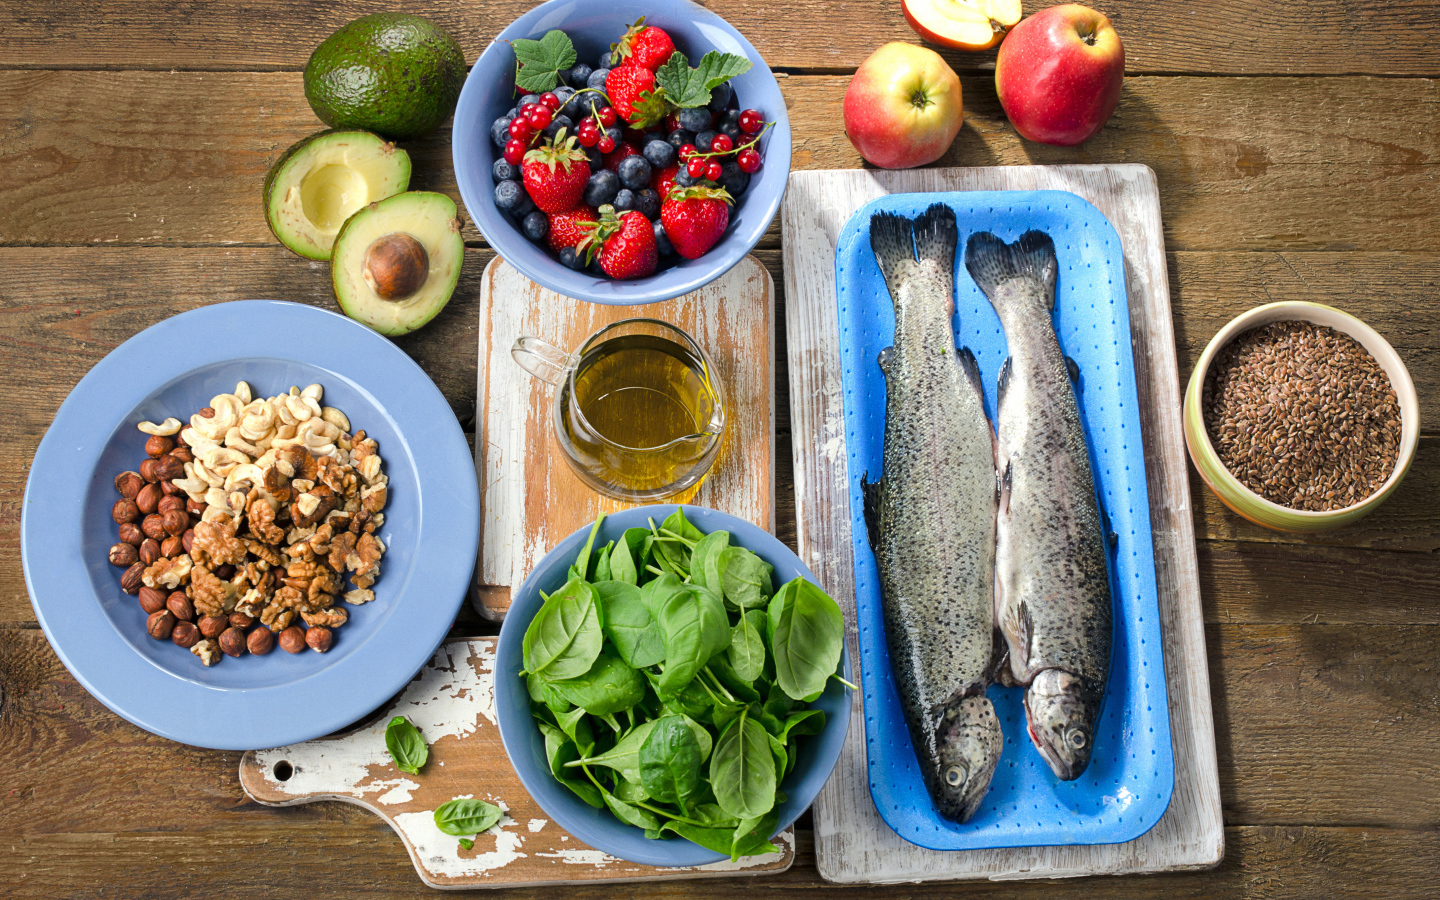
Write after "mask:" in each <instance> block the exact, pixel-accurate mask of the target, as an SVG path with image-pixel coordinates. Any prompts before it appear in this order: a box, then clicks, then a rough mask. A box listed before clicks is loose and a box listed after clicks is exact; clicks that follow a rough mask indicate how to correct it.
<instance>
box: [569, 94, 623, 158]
mask: <svg viewBox="0 0 1440 900" xmlns="http://www.w3.org/2000/svg"><path fill="white" fill-rule="evenodd" d="M597 93H598V91H597ZM601 96H604V95H603V94H602V95H601ZM615 120H616V116H615V110H614V109H613V108H611V107H609V106H602V107H600V108H599V109H597V110H595V113H594V115H592V116H590V117H589V118H587V119H582V120H581V121H580V124H579V125H577V126H575V129H576V130H575V140H576V141H578V142H579V144H580V146H582V147H585V148H587V149H588V148H590V147H594V148H595V149H597V150H599V151H600V152H601V153H610V152H611V151H613V150H614V149H615V138H614V137H613V136H612V135H608V134H606V133H605V129H607V128H611V127H613V126H614V125H615Z"/></svg>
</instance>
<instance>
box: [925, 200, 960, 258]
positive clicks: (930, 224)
mask: <svg viewBox="0 0 1440 900" xmlns="http://www.w3.org/2000/svg"><path fill="white" fill-rule="evenodd" d="M959 241H960V231H959V229H958V228H956V227H955V211H954V210H952V209H951V208H950V207H948V206H946V205H945V204H943V203H935V204H932V205H931V206H930V208H929V209H927V210H925V211H924V212H923V213H921V214H920V217H919V218H917V219H916V220H915V255H916V256H917V257H918V258H919V260H920V261H921V262H925V261H927V260H929V261H931V262H936V263H939V264H940V266H941V267H942V268H943V269H944V270H945V271H946V272H949V271H950V269H951V267H953V266H954V265H955V245H956V244H957V243H959Z"/></svg>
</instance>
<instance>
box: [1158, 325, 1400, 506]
mask: <svg viewBox="0 0 1440 900" xmlns="http://www.w3.org/2000/svg"><path fill="white" fill-rule="evenodd" d="M1295 320H1299V321H1304V322H1313V323H1314V324H1316V325H1325V326H1328V327H1330V328H1333V329H1335V330H1336V331H1338V332H1340V333H1342V334H1346V335H1349V336H1350V337H1351V338H1353V339H1355V340H1356V341H1357V342H1359V344H1360V345H1361V346H1362V347H1364V348H1365V349H1366V350H1368V351H1370V355H1371V356H1373V357H1375V360H1376V362H1378V363H1380V368H1382V369H1384V370H1385V374H1386V375H1387V376H1389V378H1390V384H1391V386H1392V387H1394V389H1395V396H1396V399H1398V400H1399V402H1400V452H1399V455H1398V457H1397V458H1396V461H1395V470H1394V471H1393V472H1391V473H1390V477H1389V478H1387V479H1386V480H1385V483H1384V484H1383V485H1381V486H1380V489H1379V490H1378V491H1376V492H1375V493H1373V494H1371V495H1370V496H1368V497H1366V498H1365V499H1363V500H1361V501H1360V502H1358V503H1355V504H1352V505H1351V506H1347V507H1345V508H1343V509H1336V510H1330V511H1328V512H1311V511H1309V510H1298V509H1291V508H1289V507H1287V506H1281V505H1280V504H1278V503H1274V502H1272V501H1270V500H1266V499H1265V498H1264V497H1261V496H1260V495H1259V494H1257V493H1255V492H1254V491H1252V490H1250V489H1249V488H1247V487H1246V486H1245V485H1243V484H1241V482H1240V480H1239V479H1238V478H1236V477H1235V476H1234V475H1232V474H1230V472H1229V470H1227V469H1226V468H1225V466H1224V464H1223V463H1221V462H1220V457H1219V455H1218V454H1216V452H1215V447H1214V446H1213V445H1212V444H1211V443H1210V435H1209V433H1208V432H1207V431H1206V429H1205V418H1204V411H1203V410H1202V408H1201V399H1202V395H1203V394H1204V389H1205V378H1206V375H1207V373H1208V372H1209V370H1210V364H1211V363H1212V362H1213V361H1214V359H1215V357H1216V356H1217V355H1218V354H1219V352H1220V350H1221V349H1223V348H1224V347H1225V346H1226V345H1227V344H1229V343H1230V342H1231V341H1232V340H1234V339H1235V338H1236V337H1238V336H1239V335H1241V334H1242V333H1244V332H1246V331H1249V330H1251V329H1252V328H1259V327H1261V326H1263V325H1269V324H1270V323H1272V322H1282V321H1295ZM1184 418H1185V446H1186V447H1187V448H1188V449H1189V451H1190V459H1191V461H1193V462H1194V463H1195V468H1196V470H1198V471H1199V472H1200V477H1201V478H1202V479H1203V480H1204V481H1205V484H1206V485H1207V486H1208V487H1209V488H1210V490H1212V491H1214V492H1215V496H1217V497H1219V498H1220V502H1222V503H1224V504H1225V505H1226V506H1228V507H1229V508H1230V509H1231V510H1232V511H1234V512H1235V513H1237V514H1239V515H1241V516H1243V517H1245V518H1247V519H1249V520H1250V521H1252V522H1254V523H1256V524H1257V525H1263V526H1265V527H1266V528H1273V529H1274V530H1276V531H1294V532H1314V531H1328V530H1330V529H1332V528H1339V527H1340V526H1342V525H1349V524H1350V523H1352V522H1354V521H1355V520H1357V519H1359V518H1360V517H1361V516H1364V515H1365V514H1366V513H1368V512H1370V511H1371V510H1373V509H1374V508H1375V507H1377V506H1379V505H1380V504H1381V503H1383V502H1384V501H1385V498H1386V497H1389V496H1390V495H1391V494H1392V493H1394V491H1395V488H1396V487H1398V486H1399V484H1400V480H1401V479H1402V478H1404V477H1405V472H1406V470H1408V469H1409V468H1410V463H1411V461H1412V460H1414V458H1415V446H1416V443H1417V442H1418V440H1419V437H1420V406H1419V401H1418V399H1417V398H1416V396H1415V383H1414V382H1413V381H1411V380H1410V373H1409V372H1408V371H1406V369H1405V364H1404V363H1402V362H1401V361H1400V356H1399V354H1397V353H1396V352H1395V348H1393V347H1391V346H1390V344H1389V343H1388V342H1387V341H1386V340H1385V339H1384V338H1383V337H1381V336H1380V335H1379V333H1377V332H1376V331H1375V329H1373V328H1371V327H1370V326H1369V325H1366V324H1365V323H1364V322H1362V321H1360V320H1359V319H1357V318H1355V317H1354V316H1352V315H1350V314H1349V313H1346V312H1341V311H1340V310H1338V309H1335V308H1334V307H1330V306H1325V305H1323V304H1320V303H1307V302H1303V301H1298V300H1291V301H1285V302H1281V303H1267V304H1265V305H1264V306H1257V307H1256V308H1255V309H1252V310H1250V311H1249V312H1246V313H1243V314H1242V315H1239V316H1236V317H1235V318H1234V319H1232V320H1231V321H1230V322H1229V324H1227V325H1226V326H1225V327H1224V328H1222V329H1220V331H1219V333H1217V334H1216V335H1215V337H1213V338H1211V340H1210V344H1209V346H1207V347H1206V348H1205V352H1204V353H1202V354H1201V355H1200V361H1199V362H1198V363H1196V365H1195V371H1194V373H1192V374H1191V376H1190V384H1189V385H1188V386H1187V387H1186V389H1185V415H1184Z"/></svg>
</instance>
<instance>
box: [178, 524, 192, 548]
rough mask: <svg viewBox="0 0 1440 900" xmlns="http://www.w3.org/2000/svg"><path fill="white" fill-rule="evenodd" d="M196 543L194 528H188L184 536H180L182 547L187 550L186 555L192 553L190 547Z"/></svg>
mask: <svg viewBox="0 0 1440 900" xmlns="http://www.w3.org/2000/svg"><path fill="white" fill-rule="evenodd" d="M194 543H195V529H193V528H187V529H185V533H184V534H182V535H180V546H182V547H184V548H185V552H186V553H189V552H190V547H191V545H192V544H194Z"/></svg>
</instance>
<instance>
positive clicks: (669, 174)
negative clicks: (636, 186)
mask: <svg viewBox="0 0 1440 900" xmlns="http://www.w3.org/2000/svg"><path fill="white" fill-rule="evenodd" d="M679 174H680V167H679V166H667V167H666V168H664V169H656V170H655V171H654V172H653V173H651V175H650V187H651V188H652V189H653V190H654V191H655V193H656V195H657V196H659V197H661V198H664V197H668V196H670V189H671V188H672V187H674V186H675V176H676V175H679Z"/></svg>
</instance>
